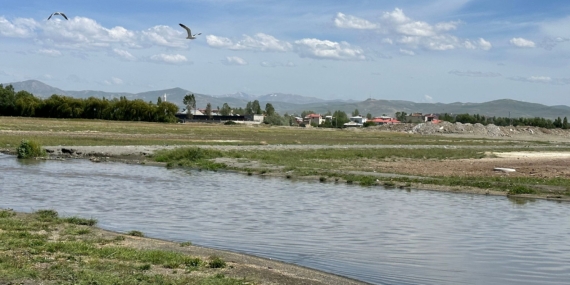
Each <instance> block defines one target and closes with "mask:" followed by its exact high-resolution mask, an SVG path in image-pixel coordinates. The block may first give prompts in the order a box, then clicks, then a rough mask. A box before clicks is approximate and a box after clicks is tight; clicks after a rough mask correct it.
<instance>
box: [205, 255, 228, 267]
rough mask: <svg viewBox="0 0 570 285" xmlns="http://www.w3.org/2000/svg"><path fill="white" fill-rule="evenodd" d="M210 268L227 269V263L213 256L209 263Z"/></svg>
mask: <svg viewBox="0 0 570 285" xmlns="http://www.w3.org/2000/svg"><path fill="white" fill-rule="evenodd" d="M208 267H210V268H225V267H226V262H225V261H224V260H223V259H221V258H220V257H218V256H211V257H210V260H209V261H208Z"/></svg>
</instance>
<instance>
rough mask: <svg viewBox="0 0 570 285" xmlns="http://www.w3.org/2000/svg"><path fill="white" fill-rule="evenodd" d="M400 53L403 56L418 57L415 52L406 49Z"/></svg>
mask: <svg viewBox="0 0 570 285" xmlns="http://www.w3.org/2000/svg"><path fill="white" fill-rule="evenodd" d="M400 53H401V54H403V55H409V56H414V55H416V53H415V52H413V51H411V50H406V49H400Z"/></svg>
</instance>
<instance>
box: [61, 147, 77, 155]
mask: <svg viewBox="0 0 570 285" xmlns="http://www.w3.org/2000/svg"><path fill="white" fill-rule="evenodd" d="M61 153H69V154H73V153H75V150H74V149H72V148H62V149H61Z"/></svg>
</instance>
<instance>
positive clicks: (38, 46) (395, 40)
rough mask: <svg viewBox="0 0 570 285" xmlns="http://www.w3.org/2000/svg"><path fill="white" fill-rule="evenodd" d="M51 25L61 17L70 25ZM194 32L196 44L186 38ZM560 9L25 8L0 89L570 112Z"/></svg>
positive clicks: (510, 1)
mask: <svg viewBox="0 0 570 285" xmlns="http://www.w3.org/2000/svg"><path fill="white" fill-rule="evenodd" d="M54 12H63V13H65V14H66V16H67V17H68V18H69V20H65V19H64V18H63V17H62V16H60V15H53V16H52V18H51V19H50V20H48V17H49V16H50V15H51V14H52V13H54ZM179 23H182V24H184V25H186V26H188V27H189V28H191V29H192V33H193V34H197V33H201V35H196V39H193V40H190V39H186V36H187V35H186V31H185V30H184V29H182V28H181V27H180V26H179V25H178V24H179ZM569 67H570V2H569V1H561V0H548V1H536V0H501V1H496V0H395V1H377V0H351V1H336V0H334V1H333V0H312V1H305V0H288V1H283V0H279V1H277V0H162V1H150V0H114V1H109V0H98V1H77V0H27V1H4V2H3V3H2V8H1V9H0V82H4V83H7V82H18V81H23V80H29V79H35V80H40V81H42V82H44V83H46V84H49V85H51V86H54V87H57V88H60V89H63V90H101V91H108V92H131V93H138V92H145V91H152V90H161V89H167V88H174V87H180V88H184V89H187V90H190V91H192V92H195V93H199V94H208V95H222V94H231V93H236V92H245V93H248V94H253V95H265V94H269V93H288V94H298V95H303V96H311V97H317V98H322V99H329V100H333V99H353V100H365V99H368V98H373V99H387V100H408V101H414V102H433V103H435V102H441V103H452V102H473V103H478V102H487V101H491V100H496V99H514V100H520V101H526V102H534V103H541V104H546V105H570V68H569Z"/></svg>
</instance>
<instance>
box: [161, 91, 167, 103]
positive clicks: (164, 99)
mask: <svg viewBox="0 0 570 285" xmlns="http://www.w3.org/2000/svg"><path fill="white" fill-rule="evenodd" d="M162 98H163V99H162V102H166V93H164V95H162Z"/></svg>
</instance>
